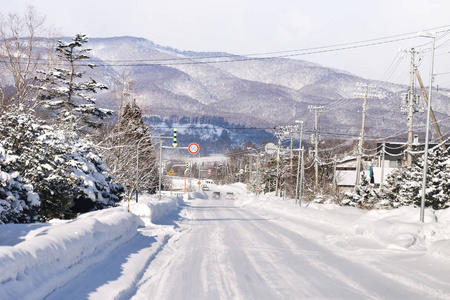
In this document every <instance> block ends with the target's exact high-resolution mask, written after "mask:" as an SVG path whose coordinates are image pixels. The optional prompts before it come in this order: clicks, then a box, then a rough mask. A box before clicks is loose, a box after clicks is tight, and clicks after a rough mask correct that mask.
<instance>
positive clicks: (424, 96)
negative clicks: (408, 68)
mask: <svg viewBox="0 0 450 300" xmlns="http://www.w3.org/2000/svg"><path fill="white" fill-rule="evenodd" d="M415 71H416V76H417V81H418V82H419V84H420V88H421V89H422V94H423V98H424V99H425V103H426V104H427V105H428V95H427V92H426V91H425V88H424V86H423V82H422V78H421V77H420V74H419V70H418V69H417V68H415ZM430 117H431V119H432V120H433V125H434V129H435V130H436V133H437V136H438V138H439V141H440V142H441V144H442V150H443V151H447V146H445V144H444V139H443V138H442V133H441V130H440V129H439V125H438V123H437V121H436V117H435V116H434V112H433V109H432V108H431V107H430Z"/></svg>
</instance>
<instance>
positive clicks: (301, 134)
mask: <svg viewBox="0 0 450 300" xmlns="http://www.w3.org/2000/svg"><path fill="white" fill-rule="evenodd" d="M295 122H296V123H300V124H301V127H300V139H299V145H298V158H297V184H296V188H295V203H296V204H297V203H298V204H299V205H300V206H301V205H302V188H301V184H302V183H303V182H302V181H301V183H300V190H299V182H298V181H299V177H300V176H299V174H300V152H301V155H302V156H301V157H302V162H301V163H302V166H301V167H302V170H303V147H302V139H303V121H295ZM301 179H303V178H301ZM299 196H300V198H299Z"/></svg>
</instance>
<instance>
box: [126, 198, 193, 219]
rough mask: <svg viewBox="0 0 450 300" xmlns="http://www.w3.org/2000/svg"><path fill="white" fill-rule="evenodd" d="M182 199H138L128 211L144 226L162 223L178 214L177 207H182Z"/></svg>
mask: <svg viewBox="0 0 450 300" xmlns="http://www.w3.org/2000/svg"><path fill="white" fill-rule="evenodd" d="M183 203H184V202H183V199H182V197H181V196H180V197H162V198H161V201H158V196H153V197H148V196H147V197H145V198H143V199H141V198H140V199H139V202H138V203H132V204H131V205H130V211H131V212H132V213H133V214H135V215H136V216H138V217H139V218H141V220H142V221H143V222H144V224H145V226H149V225H151V224H160V223H164V222H165V221H167V220H168V219H170V218H171V217H173V216H174V215H176V214H177V213H178V210H179V207H180V206H181V205H183Z"/></svg>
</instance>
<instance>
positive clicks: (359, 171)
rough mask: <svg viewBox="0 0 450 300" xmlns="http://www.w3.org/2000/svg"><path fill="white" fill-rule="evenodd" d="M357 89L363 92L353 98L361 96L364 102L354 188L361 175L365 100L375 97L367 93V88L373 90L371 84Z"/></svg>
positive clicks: (361, 85) (373, 86)
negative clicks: (361, 89)
mask: <svg viewBox="0 0 450 300" xmlns="http://www.w3.org/2000/svg"><path fill="white" fill-rule="evenodd" d="M357 86H358V87H363V88H364V92H363V93H361V92H356V93H355V96H357V97H358V96H363V97H364V102H363V110H362V122H361V133H360V135H359V142H358V153H357V160H356V181H355V187H356V186H357V185H359V180H360V177H361V176H360V174H361V158H362V152H363V151H362V149H363V142H364V126H365V122H366V110H367V98H374V97H376V96H375V94H372V93H369V88H371V89H373V88H375V85H373V84H367V83H366V84H361V83H358V84H357Z"/></svg>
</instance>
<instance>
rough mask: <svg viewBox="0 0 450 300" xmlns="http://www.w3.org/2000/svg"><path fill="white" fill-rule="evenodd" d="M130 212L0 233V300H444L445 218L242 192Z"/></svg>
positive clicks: (448, 220)
mask: <svg viewBox="0 0 450 300" xmlns="http://www.w3.org/2000/svg"><path fill="white" fill-rule="evenodd" d="M213 191H220V192H221V194H222V197H221V198H220V199H213V197H212V192H213ZM229 191H232V192H234V195H235V199H225V197H224V196H225V193H226V192H229ZM130 207H131V211H132V212H127V205H126V204H124V206H123V207H118V208H112V209H106V210H103V211H97V212H92V213H88V214H84V215H81V216H79V217H78V218H77V219H75V220H73V221H61V220H54V221H53V222H50V223H49V224H27V225H17V224H8V225H2V226H0V270H1V272H0V282H1V284H0V299H101V300H104V299H157V300H160V299H172V300H173V299H195V300H199V299H450V279H449V270H450V210H448V209H447V210H441V211H433V210H427V211H426V218H425V223H422V222H420V221H419V209H417V208H412V207H404V208H400V209H395V210H377V211H364V210H360V209H356V208H351V207H338V206H336V205H331V204H314V203H311V204H309V205H308V206H306V203H303V205H302V206H301V207H299V206H295V205H294V203H293V200H286V201H283V200H282V199H280V198H277V197H274V196H271V195H260V196H258V197H256V196H255V195H249V194H247V193H246V190H245V186H244V185H242V184H234V185H231V186H212V187H211V191H209V192H202V193H192V194H191V195H190V197H188V196H187V195H185V198H184V199H181V197H180V198H176V197H169V196H164V197H163V199H162V201H158V198H157V197H155V196H141V197H140V202H139V203H132V204H131V206H130Z"/></svg>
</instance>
